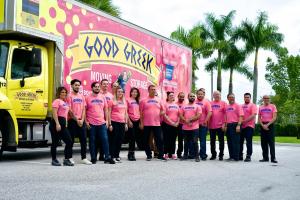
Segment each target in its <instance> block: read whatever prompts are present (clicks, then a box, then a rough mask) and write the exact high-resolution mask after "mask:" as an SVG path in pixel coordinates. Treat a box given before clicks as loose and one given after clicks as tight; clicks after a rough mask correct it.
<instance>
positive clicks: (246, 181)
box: [0, 144, 300, 200]
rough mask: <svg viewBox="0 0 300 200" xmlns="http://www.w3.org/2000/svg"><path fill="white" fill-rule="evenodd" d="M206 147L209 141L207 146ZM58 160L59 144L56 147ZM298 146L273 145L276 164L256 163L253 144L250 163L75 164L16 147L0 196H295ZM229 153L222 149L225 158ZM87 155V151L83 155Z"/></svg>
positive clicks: (0, 174)
mask: <svg viewBox="0 0 300 200" xmlns="http://www.w3.org/2000/svg"><path fill="white" fill-rule="evenodd" d="M207 148H208V149H209V145H208V147H207ZM59 152H60V153H59V159H60V160H61V161H62V159H63V154H62V152H63V151H62V149H60V151H59ZM299 155H300V146H299V145H276V157H277V160H278V161H279V163H278V164H272V163H270V162H268V163H260V162H259V159H261V148H260V146H259V145H258V144H254V155H253V156H252V162H250V163H245V162H227V161H218V160H215V161H210V160H207V161H201V162H199V163H196V162H194V160H187V161H179V160H169V161H167V162H162V161H160V160H155V159H153V160H152V161H146V160H145V158H146V157H145V154H144V152H143V151H137V152H136V157H137V161H136V162H130V161H127V159H126V156H127V151H126V150H123V151H122V152H121V157H122V163H118V164H115V165H109V164H104V163H103V162H100V161H99V162H97V164H95V165H91V166H87V165H82V164H78V162H79V161H80V152H79V149H78V147H76V150H75V154H74V159H75V162H76V163H77V164H76V165H75V166H74V167H64V166H61V167H53V166H51V165H50V159H51V158H50V153H49V148H47V149H42V148H40V149H19V151H18V152H17V153H7V152H5V153H4V158H3V160H2V161H1V162H0V199H5V200H10V199H18V200H22V199H24V200H25V199H26V200H30V199H40V200H43V199H45V200H46V199H47V200H48V199H49V200H50V199H51V200H52V199H55V200H56V199H64V200H68V199H105V200H109V199H113V200H116V199H139V200H140V199H153V200H162V199H164V200H166V199H176V200H180V199H189V200H191V199H197V200H198V199H201V200H203V199H214V200H219V199H220V200H224V199H228V200H234V199H237V200H239V199H243V200H248V199H251V200H252V199H256V200H259V199H263V200H267V199H273V200H277V199H278V200H298V199H300V159H299V158H300V156H299ZM227 157H228V153H227V151H225V156H224V158H227ZM88 158H89V155H88Z"/></svg>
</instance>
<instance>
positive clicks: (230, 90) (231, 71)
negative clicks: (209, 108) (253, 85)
mask: <svg viewBox="0 0 300 200" xmlns="http://www.w3.org/2000/svg"><path fill="white" fill-rule="evenodd" d="M232 75H233V67H230V76H229V88H228V94H231V93H233V84H232Z"/></svg>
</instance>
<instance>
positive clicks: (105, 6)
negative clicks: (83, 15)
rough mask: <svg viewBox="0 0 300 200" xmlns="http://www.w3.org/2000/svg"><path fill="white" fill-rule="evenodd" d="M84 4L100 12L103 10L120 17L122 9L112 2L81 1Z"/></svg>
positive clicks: (109, 0)
mask: <svg viewBox="0 0 300 200" xmlns="http://www.w3.org/2000/svg"><path fill="white" fill-rule="evenodd" d="M79 1H81V2H83V3H86V4H89V5H90V6H93V7H95V8H97V9H99V10H102V11H104V12H106V13H108V14H110V15H112V16H115V17H120V15H121V11H120V9H119V8H118V7H117V6H115V5H113V3H112V0H79Z"/></svg>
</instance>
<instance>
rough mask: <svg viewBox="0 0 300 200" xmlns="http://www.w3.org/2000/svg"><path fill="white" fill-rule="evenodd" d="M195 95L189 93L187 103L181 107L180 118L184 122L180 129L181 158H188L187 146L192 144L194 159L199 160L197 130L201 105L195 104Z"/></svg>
mask: <svg viewBox="0 0 300 200" xmlns="http://www.w3.org/2000/svg"><path fill="white" fill-rule="evenodd" d="M195 98H196V95H195V94H194V93H189V95H188V100H189V103H188V104H185V105H183V106H182V107H181V110H180V119H181V120H182V121H183V122H184V123H183V125H182V131H183V136H184V156H183V158H182V160H186V159H187V158H188V147H189V146H190V144H193V146H194V149H193V151H194V152H195V161H196V162H199V161H200V158H199V147H198V134H199V133H198V132H199V118H200V116H201V113H202V110H201V107H200V106H198V105H197V104H195V103H194V102H195Z"/></svg>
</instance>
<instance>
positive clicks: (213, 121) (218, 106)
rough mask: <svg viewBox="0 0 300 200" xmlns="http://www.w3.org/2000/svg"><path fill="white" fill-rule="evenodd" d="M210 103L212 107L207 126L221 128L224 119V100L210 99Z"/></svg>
mask: <svg viewBox="0 0 300 200" xmlns="http://www.w3.org/2000/svg"><path fill="white" fill-rule="evenodd" d="M210 105H211V109H212V115H211V118H210V121H209V128H210V129H217V128H222V126H223V124H224V121H225V107H226V103H225V101H211V102H210Z"/></svg>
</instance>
